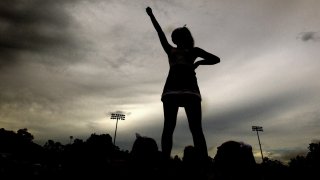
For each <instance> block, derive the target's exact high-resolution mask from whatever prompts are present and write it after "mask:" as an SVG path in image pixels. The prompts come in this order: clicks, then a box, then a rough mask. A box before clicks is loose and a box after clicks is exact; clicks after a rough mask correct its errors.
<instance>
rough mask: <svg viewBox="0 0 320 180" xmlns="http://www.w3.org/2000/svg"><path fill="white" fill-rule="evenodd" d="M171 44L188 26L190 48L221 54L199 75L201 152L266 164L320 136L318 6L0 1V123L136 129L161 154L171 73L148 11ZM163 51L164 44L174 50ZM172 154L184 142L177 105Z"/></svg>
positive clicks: (80, 130)
mask: <svg viewBox="0 0 320 180" xmlns="http://www.w3.org/2000/svg"><path fill="white" fill-rule="evenodd" d="M147 6H150V7H151V8H152V9H153V12H154V14H155V16H156V18H157V19H158V21H159V23H160V25H161V26H162V28H163V30H164V31H165V33H166V36H167V38H168V40H169V42H170V43H171V39H170V36H171V32H172V30H173V29H175V28H176V27H181V26H183V25H185V24H186V25H187V27H188V28H189V29H190V30H191V32H192V35H193V37H194V39H195V45H196V46H198V47H201V48H203V49H204V50H206V51H208V52H211V53H213V54H215V55H217V56H219V57H220V58H221V63H219V64H217V65H214V66H201V67H199V68H198V69H197V70H196V73H197V78H198V83H199V87H200V91H201V94H202V97H203V101H202V105H203V110H202V112H203V128H204V133H205V137H206V140H207V144H208V150H209V155H210V156H212V157H213V156H214V155H215V153H216V149H217V146H219V145H221V144H222V143H223V142H225V141H227V140H237V141H242V142H245V143H248V144H250V145H251V146H252V147H253V150H254V153H255V156H256V160H257V162H259V161H260V159H259V158H260V151H259V145H258V139H257V135H256V133H255V132H253V131H252V130H251V126H253V125H256V126H262V127H263V129H264V132H260V140H261V143H262V150H263V153H264V155H265V156H267V157H270V158H272V159H280V160H283V161H286V160H288V159H289V158H290V157H292V156H294V157H295V156H296V155H297V154H302V155H304V153H305V152H307V147H308V145H309V143H311V142H314V141H318V140H319V139H320V137H319V135H320V128H319V127H320V111H319V109H320V91H319V90H320V82H319V77H320V71H319V67H320V59H319V57H320V51H319V48H320V24H319V19H320V11H319V7H320V1H318V0H281V1H279V0H197V1H194V0H153V1H152V0H133V1H132V0H92V1H85V0H1V1H0V34H1V36H0V127H2V128H5V129H7V130H13V131H16V130H18V129H21V128H27V129H28V130H29V132H30V133H32V134H33V135H34V136H35V139H34V141H35V142H37V143H39V144H41V145H42V144H43V143H44V142H45V141H47V140H48V139H53V140H55V141H60V142H62V143H67V142H69V136H74V138H80V139H84V140H85V139H87V138H88V137H89V136H90V134H92V133H97V134H102V133H108V134H110V135H111V136H113V135H114V130H115V125H116V121H115V120H111V119H110V113H112V112H117V111H118V112H122V113H124V114H125V115H126V120H125V121H119V124H118V131H117V139H116V145H118V146H119V147H120V148H121V149H125V150H130V149H131V146H132V144H133V141H134V140H135V133H139V134H141V135H142V136H149V137H152V138H154V139H155V140H156V141H157V143H158V146H159V148H160V137H161V132H162V124H163V111H162V102H161V101H160V97H161V93H162V88H163V85H164V83H165V79H166V76H167V73H168V68H169V65H168V62H167V56H166V54H165V52H164V51H163V49H162V47H161V45H160V42H159V39H158V36H157V33H156V31H155V30H154V28H153V26H152V24H151V22H150V19H149V17H148V16H147V14H146V12H145V8H146V7H147ZM171 44H172V43H171ZM173 143H174V149H173V152H172V154H173V155H175V154H178V155H181V154H182V151H183V148H184V147H185V146H187V145H192V144H193V142H192V138H191V134H190V131H189V129H188V124H187V120H186V115H185V112H184V109H180V110H179V115H178V124H177V127H176V130H175V133H174V142H173Z"/></svg>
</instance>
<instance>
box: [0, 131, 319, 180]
mask: <svg viewBox="0 0 320 180" xmlns="http://www.w3.org/2000/svg"><path fill="white" fill-rule="evenodd" d="M308 148H309V152H308V153H307V155H306V156H297V157H295V158H292V159H291V160H290V162H289V164H288V165H284V164H283V163H282V162H280V161H278V160H271V159H268V158H265V159H264V162H263V163H261V164H257V163H256V162H255V160H254V158H253V154H252V149H251V146H250V145H248V144H245V143H242V142H236V141H228V142H225V143H223V144H221V145H220V146H219V147H218V150H217V154H216V155H215V157H214V158H211V157H209V156H208V160H209V161H208V163H207V164H206V165H205V168H204V169H203V168H202V167H204V166H201V168H199V166H198V162H197V158H196V153H195V149H194V147H193V146H186V147H185V150H184V154H183V158H182V159H180V158H179V157H177V156H176V157H174V158H171V159H170V160H164V159H163V157H162V156H163V155H162V152H161V151H159V150H158V145H157V143H156V141H155V140H154V139H152V138H150V137H143V136H140V135H137V138H136V140H135V141H134V142H133V145H132V149H131V150H130V151H129V150H121V149H120V148H119V147H117V146H114V144H113V143H112V138H111V136H110V135H109V134H101V135H97V134H91V135H90V137H89V138H88V139H87V140H85V141H84V140H81V139H74V140H73V141H72V142H70V143H69V144H65V145H63V144H61V143H60V142H54V141H53V140H48V141H47V142H46V143H45V144H44V145H43V146H40V145H38V144H36V143H34V142H33V135H32V134H30V133H29V132H28V131H27V129H20V130H18V131H17V132H14V131H9V130H5V129H3V128H1V129H0V179H1V180H5V179H17V178H24V179H64V178H72V179H75V178H85V177H88V178H90V179H94V178H99V179H126V180H128V179H155V180H158V179H159V180H160V179H172V178H178V179H208V180H211V179H212V180H215V179H260V180H262V179H263V180H269V179H270V180H274V179H311V178H312V177H317V175H318V170H319V168H320V143H319V142H318V143H310V144H309V147H308Z"/></svg>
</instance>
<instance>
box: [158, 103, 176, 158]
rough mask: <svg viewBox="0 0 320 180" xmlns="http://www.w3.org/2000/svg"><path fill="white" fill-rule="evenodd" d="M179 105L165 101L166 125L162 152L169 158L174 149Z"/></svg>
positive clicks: (162, 139) (163, 133)
mask: <svg viewBox="0 0 320 180" xmlns="http://www.w3.org/2000/svg"><path fill="white" fill-rule="evenodd" d="M178 109H179V107H178V106H176V105H172V104H170V103H163V111H164V126H163V132H162V138H161V148H162V153H163V155H164V157H165V158H167V159H169V158H170V155H171V149H172V138H173V132H174V129H175V127H176V122H177V114H178Z"/></svg>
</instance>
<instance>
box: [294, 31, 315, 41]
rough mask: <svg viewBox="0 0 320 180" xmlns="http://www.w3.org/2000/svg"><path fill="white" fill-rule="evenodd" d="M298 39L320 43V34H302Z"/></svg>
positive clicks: (311, 32) (310, 32)
mask: <svg viewBox="0 0 320 180" xmlns="http://www.w3.org/2000/svg"><path fill="white" fill-rule="evenodd" d="M298 39H301V40H302V41H305V42H307V41H320V33H319V32H313V31H309V32H302V33H300V34H299V35H298Z"/></svg>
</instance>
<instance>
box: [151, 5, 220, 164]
mask: <svg viewBox="0 0 320 180" xmlns="http://www.w3.org/2000/svg"><path fill="white" fill-rule="evenodd" d="M146 12H147V14H148V15H149V17H150V20H151V22H152V24H153V26H154V28H155V30H156V31H157V33H158V36H159V39H160V43H161V45H162V47H163V50H164V51H165V52H166V54H167V57H168V62H169V66H170V69H169V73H168V76H167V79H166V83H165V85H164V88H163V92H162V97H161V100H162V102H163V112H164V126H163V132H162V137H161V138H162V139H161V149H162V152H163V155H164V158H167V159H169V158H170V155H171V149H172V144H173V142H172V137H173V132H174V129H175V126H176V121H177V114H178V109H179V107H183V108H184V109H185V111H186V115H187V119H188V123H189V127H190V131H191V134H192V138H193V143H194V148H195V153H196V154H198V155H197V156H196V157H197V158H198V159H199V160H198V161H201V162H199V164H198V166H202V164H203V163H206V158H207V156H208V150H207V144H206V140H205V137H204V134H203V131H202V124H201V119H202V113H201V94H200V89H199V87H198V82H197V78H196V73H195V69H197V68H198V67H199V66H200V65H214V64H217V63H219V62H220V58H219V57H217V56H215V55H213V54H211V53H209V52H207V51H205V50H203V49H201V48H199V47H194V40H193V37H192V35H191V32H190V31H189V29H188V28H187V27H186V26H184V27H179V28H177V29H175V30H174V31H173V32H172V34H171V38H172V42H173V43H174V44H175V45H176V47H174V46H172V45H170V43H169V42H168V40H167V38H166V36H165V34H164V32H163V31H162V28H161V26H160V24H159V23H158V21H157V20H156V18H155V16H154V14H153V12H152V9H151V8H150V7H147V8H146ZM197 58H201V59H200V60H198V59H197Z"/></svg>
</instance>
